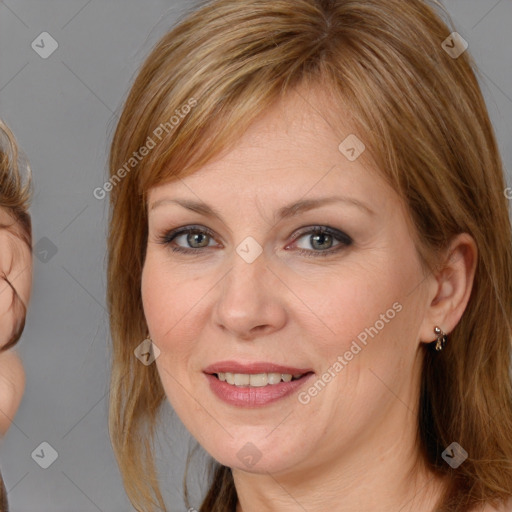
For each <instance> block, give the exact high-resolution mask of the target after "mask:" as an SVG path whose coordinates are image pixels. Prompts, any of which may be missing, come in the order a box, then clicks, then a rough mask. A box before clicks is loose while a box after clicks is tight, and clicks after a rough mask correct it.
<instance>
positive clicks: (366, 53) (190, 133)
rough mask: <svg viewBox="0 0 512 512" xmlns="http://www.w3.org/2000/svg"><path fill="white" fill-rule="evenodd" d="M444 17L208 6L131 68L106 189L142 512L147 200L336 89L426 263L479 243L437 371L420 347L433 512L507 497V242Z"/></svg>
mask: <svg viewBox="0 0 512 512" xmlns="http://www.w3.org/2000/svg"><path fill="white" fill-rule="evenodd" d="M437 7H441V6H440V5H439V4H437V3H434V2H433V1H432V2H429V1H428V0H424V1H422V0H407V1H405V0H366V1H364V2H361V1H359V0H357V1H356V0H338V1H335V0H332V1H328V0H246V1H244V2H239V1H236V0H216V1H211V2H203V3H202V4H201V6H200V8H197V10H194V11H192V12H190V13H189V14H187V15H186V16H185V17H184V18H183V19H181V20H180V22H179V23H178V24H177V25H176V26H175V27H174V28H173V29H172V30H171V31H170V32H169V33H168V34H166V35H165V36H164V37H163V38H162V39H161V40H160V41H159V42H158V43H157V45H156V46H155V47H154V49H153V50H152V51H151V53H150V55H149V56H148V57H147V59H146V61H145V62H144V64H143V65H142V68H141V69H140V71H139V73H138V75H137V77H136V79H135V81H134V83H133V86H132V87H131V90H130V92H129V94H128V97H127V99H126V101H125V103H124V108H123V110H122V114H121V117H120V120H119V123H118V125H117V128H116V131H115V134H114V137H113V141H112V146H111V153H110V163H109V166H110V178H109V182H108V184H106V186H105V187H104V190H106V191H107V192H108V193H109V194H110V225H109V238H108V292H107V294H108V307H109V311H110V322H111V323H110V325H111V335H112V342H113V352H112V358H113V360H112V373H111V394H110V415H109V428H110V435H111V440H112V445H113V449H114V452H115V455H116V458H117V461H118V464H119V467H120V470H121V473H122V476H123V481H124V485H125V488H126V491H127V493H128V496H129V498H130V500H131V502H132V503H133V505H134V506H135V508H136V509H137V510H139V511H144V512H148V511H152V510H154V507H157V508H158V509H160V510H166V508H165V504H164V501H163V498H162V495H161V492H160V488H159V485H158V475H157V471H156V469H155V463H154V456H153V449H154V444H153V439H154V433H155V423H156V420H157V418H158V413H159V409H160V406H161V405H162V403H163V402H164V401H165V393H164V390H163V387H162V384H161V382H160V379H159V376H158V372H157V370H156V365H150V366H145V365H142V364H140V363H139V362H138V361H137V360H136V358H135V357H134V356H133V350H134V349H135V347H136V346H137V345H138V344H139V343H140V342H141V341H142V340H143V339H144V337H145V336H146V334H147V325H146V323H145V318H144V314H143V308H142V300H141V293H140V284H141V273H142V268H143V264H144V258H145V251H146V243H147V211H146V198H147V192H148V190H149V189H150V188H151V187H154V186H157V185H159V184H162V183H165V182H169V181H172V180H176V179H178V178H183V177H185V176H187V175H190V174H192V173H193V172H194V171H196V170H197V169H199V168H200V167H201V166H202V165H204V164H205V163H207V162H208V161H209V160H211V159H212V158H214V157H215V156H216V155H218V154H219V153H220V152H221V151H222V150H223V149H225V148H227V147H232V145H234V144H235V143H236V141H237V140H238V139H239V137H240V135H241V134H242V133H243V132H244V130H245V129H246V128H247V127H248V126H249V124H250V123H251V122H252V121H253V120H254V119H255V118H256V116H258V114H260V113H261V112H263V111H265V109H267V108H269V107H270V106H271V105H272V104H273V103H274V102H276V101H279V100H280V99H281V98H283V97H284V96H285V95H286V94H287V93H288V92H290V91H291V90H292V89H297V87H298V86H299V85H306V86H311V87H315V88H316V89H321V90H322V91H324V92H325V93H326V94H329V95H330V97H331V98H332V103H331V105H330V107H331V108H330V112H331V119H332V122H333V129H335V128H336V123H337V119H344V116H343V115H342V109H344V110H343V112H347V111H348V112H349V114H350V116H351V123H352V126H353V133H355V134H356V135H357V136H358V138H359V139H361V140H363V141H364V144H365V146H366V151H365V152H364V153H363V154H362V156H361V157H360V158H364V157H365V156H368V157H370V156H371V158H372V159H373V161H374V162H376V163H377V165H378V168H379V169H380V172H381V174H382V176H383V178H384V179H386V181H387V182H388V183H389V184H390V185H391V186H392V187H393V188H394V190H395V191H396V192H397V193H398V194H399V196H400V198H401V199H402V200H403V202H404V204H405V205H406V207H407V211H408V213H409V216H410V220H411V222H412V225H413V226H414V228H415V229H414V231H415V233H414V238H415V244H416V247H417V250H418V254H419V255H420V256H421V259H422V262H424V265H425V267H426V268H428V269H430V271H432V272H433V271H434V270H435V269H436V268H437V267H436V266H437V265H439V264H440V257H441V254H442V251H443V249H445V248H446V247H447V245H448V243H449V241H450V240H451V239H452V238H453V236H454V235H456V234H458V233H462V232H467V233H469V234H470V235H471V236H472V237H473V238H474V240H475V241H476V244H477V247H478V260H477V268H476V274H475V278H474V282H473V290H472V293H471V296H470V300H469V303H468V305H467V307H466V310H465V312H464V314H463V316H462V318H461V320H460V321H459V323H458V324H457V326H456V327H455V329H454V330H453V331H452V332H451V333H450V336H449V339H450V341H449V343H448V344H447V346H446V348H445V349H444V350H443V352H442V353H441V354H436V358H435V360H433V355H432V353H430V352H428V351H425V355H424V364H423V369H422V376H421V379H422V380H421V382H422V385H421V393H420V397H419V400H420V414H419V417H418V443H419V445H420V449H421V452H422V453H423V455H424V458H425V461H426V462H427V464H428V466H429V467H430V469H431V470H432V471H435V472H437V473H439V474H448V475H450V476H451V478H450V479H449V485H448V486H447V487H446V493H445V495H444V496H443V497H442V500H441V502H440V503H439V507H440V510H443V511H449V512H462V511H466V510H469V509H470V507H472V506H474V505H476V504H478V503H482V502H496V503H497V502H498V500H504V499H507V498H509V497H510V496H512V442H511V440H512V389H511V387H512V384H511V377H510V364H511V363H510V361H511V340H512V337H511V325H510V319H511V308H512V274H511V269H512V238H511V227H510V221H509V210H508V208H509V205H508V203H507V200H506V198H505V195H504V189H505V180H504V172H503V164H502V161H501V159H500V155H499V151H498V147H497V142H496V136H495V133H494V130H493V127H492V125H491V122H490V119H489V115H488V112H487V109H486V104H485V101H484V99H483V96H482V93H481V90H480V87H479V84H478V81H477V78H476V75H477V74H478V69H477V67H476V65H475V63H474V61H473V59H472V57H471V55H470V53H469V51H464V52H462V53H461V54H460V55H454V54H453V53H452V54H450V53H449V52H448V51H447V47H448V48H453V47H454V45H455V42H454V39H453V36H450V34H451V33H452V32H453V31H454V30H452V29H450V28H449V27H448V22H445V21H444V20H443V17H442V14H444V15H446V16H447V17H448V18H449V16H448V14H447V13H445V12H444V13H441V12H436V8H437ZM450 23H451V20H450ZM452 25H453V23H452ZM450 37H452V39H450ZM447 42H448V43H447ZM336 116H338V118H337V117H336ZM345 135H347V134H345ZM340 142H341V139H340ZM144 148H145V149H144ZM104 193H105V192H104ZM169 307H171V306H169ZM454 440H456V441H457V442H458V443H459V444H460V445H461V446H462V447H463V448H464V449H465V450H466V451H467V452H468V454H469V456H468V458H467V459H466V460H465V461H464V463H463V464H462V465H460V466H459V467H458V468H457V469H452V468H451V467H450V466H448V464H446V463H445V462H444V460H442V458H441V453H442V451H443V450H444V449H445V448H446V447H447V446H448V445H449V444H450V443H451V442H452V441H454ZM209 485H210V488H209V490H208V492H207V495H206V497H205V499H204V502H203V504H202V506H201V508H200V511H201V512H233V511H234V506H235V505H234V504H235V503H236V489H235V487H234V483H233V478H232V474H231V470H230V468H228V467H224V466H222V465H220V464H218V463H215V462H214V463H213V474H212V480H211V481H210V484H209ZM185 494H186V493H185ZM187 500H188V498H187ZM187 505H188V501H187Z"/></svg>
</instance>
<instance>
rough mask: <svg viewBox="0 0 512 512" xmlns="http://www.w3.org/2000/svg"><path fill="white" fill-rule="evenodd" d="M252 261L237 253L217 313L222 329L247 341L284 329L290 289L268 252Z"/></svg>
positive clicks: (220, 293) (223, 282)
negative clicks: (279, 274) (272, 267)
mask: <svg viewBox="0 0 512 512" xmlns="http://www.w3.org/2000/svg"><path fill="white" fill-rule="evenodd" d="M249 261H250V259H244V257H242V256H240V254H239V253H237V252H236V251H233V254H232V255H231V259H230V264H231V268H230V270H229V271H228V272H227V274H226V275H225V276H224V278H222V279H221V281H220V282H219V283H218V287H217V293H218V296H217V297H216V299H217V300H216V301H215V306H214V310H213V320H214V322H215V324H216V325H217V326H218V327H219V328H221V329H222V330H224V331H227V332H229V333H231V334H232V335H233V336H234V337H235V338H236V339H241V340H246V341H249V340H253V339H255V338H257V337H259V336H268V335H269V334H271V333H273V332H274V331H277V330H279V329H281V328H282V327H283V326H284V324H285V322H286V318H287V313H286V307H285V301H286V290H287V288H286V286H285V285H284V284H283V282H282V281H281V280H280V279H279V277H278V276H277V275H276V272H275V271H274V270H273V269H271V268H270V265H269V261H268V258H267V256H266V253H265V251H263V252H261V254H259V256H257V257H256V258H255V259H254V260H253V261H252V262H249Z"/></svg>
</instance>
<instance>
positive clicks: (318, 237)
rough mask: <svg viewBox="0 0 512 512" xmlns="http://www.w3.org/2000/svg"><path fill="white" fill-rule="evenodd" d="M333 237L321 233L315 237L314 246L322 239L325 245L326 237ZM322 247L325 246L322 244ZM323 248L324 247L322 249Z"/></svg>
mask: <svg viewBox="0 0 512 512" xmlns="http://www.w3.org/2000/svg"><path fill="white" fill-rule="evenodd" d="M330 236H331V235H329V234H327V233H319V234H316V235H313V246H314V245H315V243H316V241H317V240H318V239H320V240H321V241H322V240H323V241H324V243H325V237H330ZM320 245H323V244H322V243H320ZM320 248H322V247H320Z"/></svg>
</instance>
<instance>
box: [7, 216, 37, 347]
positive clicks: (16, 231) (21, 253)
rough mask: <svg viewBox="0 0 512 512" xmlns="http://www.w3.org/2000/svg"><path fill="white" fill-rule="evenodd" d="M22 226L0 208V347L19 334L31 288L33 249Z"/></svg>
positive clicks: (9, 343) (11, 343)
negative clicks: (27, 241)
mask: <svg viewBox="0 0 512 512" xmlns="http://www.w3.org/2000/svg"><path fill="white" fill-rule="evenodd" d="M23 238H24V237H23V234H22V233H21V227H20V226H19V224H18V222H16V221H15V220H14V219H13V218H12V217H11V216H10V215H9V214H8V213H7V212H6V211H5V210H3V209H1V208H0V350H1V349H2V348H3V349H5V348H8V347H9V346H12V345H13V344H14V342H15V341H17V338H18V337H19V336H20V335H21V330H22V328H23V325H24V322H25V312H26V309H27V307H28V301H29V297H30V292H31V288H32V251H31V248H30V247H29V245H28V244H27V243H26V242H25V241H24V239H23Z"/></svg>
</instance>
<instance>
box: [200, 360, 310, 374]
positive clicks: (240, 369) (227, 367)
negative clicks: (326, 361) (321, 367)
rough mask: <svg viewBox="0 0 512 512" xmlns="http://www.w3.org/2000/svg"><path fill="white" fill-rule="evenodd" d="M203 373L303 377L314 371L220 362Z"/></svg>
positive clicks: (271, 364)
mask: <svg viewBox="0 0 512 512" xmlns="http://www.w3.org/2000/svg"><path fill="white" fill-rule="evenodd" d="M203 371H204V373H207V374H209V375H213V374H219V373H249V374H257V373H288V374H291V375H303V374H305V373H309V372H312V371H313V370H312V369H311V368H298V367H293V366H284V365H280V364H275V363H268V362H254V363H240V362H237V361H220V362H218V363H214V364H211V365H210V366H207V367H206V368H205V369H204V370H203Z"/></svg>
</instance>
